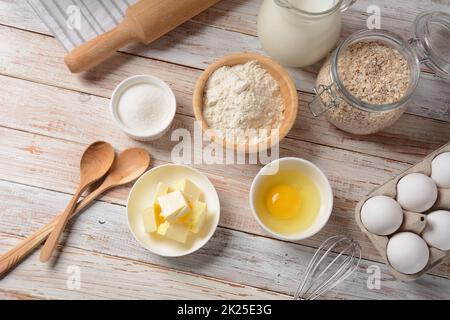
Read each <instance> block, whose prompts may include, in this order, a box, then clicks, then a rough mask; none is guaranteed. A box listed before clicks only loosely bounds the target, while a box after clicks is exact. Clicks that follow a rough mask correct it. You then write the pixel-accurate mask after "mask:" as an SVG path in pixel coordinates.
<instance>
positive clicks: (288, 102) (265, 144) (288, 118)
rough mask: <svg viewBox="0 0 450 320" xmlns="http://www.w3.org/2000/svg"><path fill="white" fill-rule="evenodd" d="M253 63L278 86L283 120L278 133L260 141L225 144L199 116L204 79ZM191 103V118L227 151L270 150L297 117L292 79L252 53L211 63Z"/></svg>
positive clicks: (202, 102) (196, 87) (271, 63)
mask: <svg viewBox="0 0 450 320" xmlns="http://www.w3.org/2000/svg"><path fill="white" fill-rule="evenodd" d="M253 60H256V61H257V62H258V63H259V64H260V65H261V67H263V68H264V69H265V70H266V71H267V72H268V73H269V74H270V75H271V76H272V77H273V79H274V80H275V81H276V82H277V83H278V85H279V87H280V93H281V98H282V99H283V103H284V119H283V121H282V124H281V126H280V129H279V131H278V134H277V135H270V136H268V137H267V139H265V140H264V141H260V142H258V143H254V144H251V143H248V142H247V143H243V144H239V143H234V141H233V142H229V141H226V139H225V138H223V137H222V136H220V135H218V134H216V133H214V132H212V131H211V130H209V129H210V128H209V126H208V123H207V122H206V120H205V118H204V116H203V106H204V94H205V88H206V85H207V82H208V79H209V78H210V76H211V75H212V74H213V73H214V72H215V71H216V70H217V69H219V68H221V67H224V66H234V65H238V64H245V63H247V62H249V61H253ZM193 104H194V114H195V118H196V119H197V121H198V122H199V124H200V126H201V128H202V130H203V132H204V133H205V134H206V135H207V136H208V137H209V138H210V139H211V140H213V141H215V142H216V143H219V144H221V145H222V146H224V147H226V148H231V149H234V150H238V151H240V152H245V153H253V152H258V151H264V150H265V149H267V148H270V147H272V146H273V145H275V144H277V143H278V142H279V141H281V140H282V139H283V138H284V137H286V135H287V134H288V132H289V131H290V130H291V128H292V126H293V125H294V122H295V120H296V118H297V112H298V94H297V89H296V87H295V84H294V81H293V80H292V78H291V77H290V75H289V74H288V72H287V71H286V70H285V69H284V68H283V67H282V66H281V65H279V64H278V63H276V62H275V61H273V60H272V59H270V58H268V57H265V56H262V55H258V54H254V53H236V54H231V55H228V56H225V57H223V58H221V59H220V60H218V61H216V62H214V63H213V64H211V65H210V66H209V67H208V68H207V69H206V70H205V71H204V72H203V73H202V75H201V76H200V78H199V79H198V80H197V84H196V86H195V91H194V97H193Z"/></svg>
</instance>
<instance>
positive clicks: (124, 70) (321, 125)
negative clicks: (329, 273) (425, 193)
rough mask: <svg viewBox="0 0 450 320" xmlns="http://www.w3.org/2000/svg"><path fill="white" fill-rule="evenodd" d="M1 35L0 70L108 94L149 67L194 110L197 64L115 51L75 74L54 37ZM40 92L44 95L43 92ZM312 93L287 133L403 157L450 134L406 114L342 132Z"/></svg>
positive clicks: (185, 108)
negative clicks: (358, 132)
mask: <svg viewBox="0 0 450 320" xmlns="http://www.w3.org/2000/svg"><path fill="white" fill-rule="evenodd" d="M0 41H4V43H7V44H8V45H7V46H2V48H0V73H3V74H6V75H9V76H13V77H19V78H24V79H28V80H31V81H35V82H40V83H45V84H49V85H52V86H61V87H64V88H68V89H71V90H76V91H82V92H86V93H89V94H95V95H100V96H103V97H109V96H110V95H111V92H112V90H113V89H114V87H115V86H116V85H117V84H118V83H119V82H120V81H121V80H123V79H124V78H125V77H127V76H131V75H133V74H139V73H151V74H154V75H156V76H158V77H160V78H162V79H163V80H166V81H167V82H168V83H170V84H171V87H172V88H173V89H174V91H175V94H176V96H177V100H178V112H179V113H181V114H187V115H191V116H192V114H193V110H192V107H191V104H192V102H191V99H192V98H191V95H192V92H193V88H194V86H195V79H196V78H197V77H198V76H199V74H200V71H198V70H194V69H191V68H186V67H182V66H177V65H172V64H167V63H164V62H160V61H154V60H148V59H142V58H138V57H132V58H131V60H130V59H128V57H126V56H125V55H118V56H116V57H115V58H114V61H115V62H114V64H115V65H116V66H117V69H115V70H114V71H113V72H110V73H109V71H110V69H109V66H108V65H103V66H101V67H99V68H98V69H97V70H96V71H93V73H89V74H88V75H85V76H82V77H75V76H73V75H72V74H70V73H69V71H68V70H67V69H66V68H65V66H64V65H63V63H62V60H61V59H60V56H59V54H58V51H59V52H60V53H61V50H62V49H61V48H59V45H58V44H56V43H55V40H54V39H49V38H48V37H45V36H40V35H36V34H32V33H28V32H23V31H18V30H11V29H8V28H1V27H0ZM21 41H25V42H27V43H36V46H38V47H37V48H36V47H35V46H32V47H31V46H30V47H29V48H24V46H23V45H22V44H21ZM33 47H34V48H35V49H34V50H33ZM61 54H62V53H61ZM22 90H27V89H22ZM16 91H17V90H16ZM35 94H36V93H35ZM50 95H51V94H50ZM23 96H27V95H23ZM39 96H40V97H42V98H44V99H45V97H46V96H47V95H40V94H39ZM84 99H90V97H88V96H78V98H77V99H76V100H73V99H72V100H71V101H73V102H71V103H72V104H74V108H76V106H77V105H80V101H79V100H84ZM311 99H312V96H311V95H308V94H301V95H300V115H299V117H298V120H297V122H296V124H295V126H294V128H293V130H292V132H291V133H290V135H289V136H290V137H293V138H296V139H300V140H305V141H309V142H313V143H318V144H323V145H328V146H332V147H337V148H342V149H349V150H354V151H358V152H362V153H368V154H372V155H377V156H381V157H385V158H390V159H394V160H401V161H405V162H408V163H415V162H417V161H418V160H420V159H421V158H422V157H423V156H425V155H426V154H428V153H429V152H431V151H432V150H433V149H436V148H437V147H439V146H440V145H442V144H444V143H446V142H447V141H449V140H450V130H449V124H447V123H441V122H439V121H435V120H428V119H424V118H421V117H416V116H411V115H408V114H406V115H405V116H404V117H403V118H402V119H401V120H400V121H399V122H398V123H397V124H396V125H395V126H394V127H392V128H390V129H388V130H385V131H383V132H382V133H380V134H377V135H371V136H369V137H359V136H354V135H351V134H346V133H344V132H342V131H340V130H337V129H336V128H334V127H333V126H332V125H330V124H329V123H328V122H327V121H326V120H325V119H323V118H319V119H317V118H314V117H313V116H312V115H311V114H310V112H309V110H307V106H306V103H307V102H308V101H311ZM33 100H36V99H33ZM45 100H48V98H47V99H45ZM19 101H20V99H17V100H16V102H15V103H19ZM64 101H69V100H67V99H66V100H64ZM36 103H38V102H36ZM52 103H55V102H52ZM103 105H106V104H105V103H103ZM433 106H435V105H433ZM424 109H425V107H424ZM82 115H83V114H81V115H80V116H82ZM67 119H72V117H71V118H67ZM66 125H70V124H66Z"/></svg>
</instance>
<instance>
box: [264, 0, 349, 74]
mask: <svg viewBox="0 0 450 320" xmlns="http://www.w3.org/2000/svg"><path fill="white" fill-rule="evenodd" d="M355 1H356V0H264V2H263V4H262V6H261V9H260V12H259V16H258V37H259V39H260V41H261V44H262V46H263V48H264V49H265V50H266V52H267V53H268V54H269V55H270V56H272V57H273V58H275V59H276V60H278V61H279V62H280V63H281V64H283V65H285V66H289V67H305V66H309V65H311V64H314V63H316V62H317V61H319V60H320V59H322V58H323V57H325V55H327V54H328V53H329V52H330V51H331V50H332V49H333V48H334V46H335V45H336V43H337V41H338V40H339V36H340V34H341V13H342V12H343V11H345V10H347V9H348V8H349V7H350V6H351V5H352V4H353V3H354V2H355Z"/></svg>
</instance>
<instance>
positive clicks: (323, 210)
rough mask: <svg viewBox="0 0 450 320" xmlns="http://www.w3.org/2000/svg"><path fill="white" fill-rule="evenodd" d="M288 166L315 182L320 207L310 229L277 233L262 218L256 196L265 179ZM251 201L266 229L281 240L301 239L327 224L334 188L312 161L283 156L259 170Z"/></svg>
mask: <svg viewBox="0 0 450 320" xmlns="http://www.w3.org/2000/svg"><path fill="white" fill-rule="evenodd" d="M287 168H289V170H290V171H298V172H299V173H301V174H304V175H306V176H307V177H308V178H309V179H310V180H311V181H312V182H314V184H315V186H316V187H317V189H318V191H319V193H320V209H319V212H318V215H317V218H316V219H315V221H314V223H313V224H312V225H311V226H310V227H309V228H308V229H306V230H304V231H302V232H298V233H296V234H292V235H291V234H290V235H284V234H280V233H277V232H275V231H274V230H272V229H270V228H269V227H268V226H267V225H265V224H264V223H263V221H262V220H261V219H260V217H259V214H258V212H257V210H256V205H255V202H256V196H257V194H259V188H260V187H261V185H262V183H263V179H265V177H267V176H268V175H270V174H273V173H276V172H277V170H283V169H287ZM249 202H250V209H251V211H252V213H253V216H254V217H255V219H256V221H257V222H258V224H259V225H260V226H261V227H262V228H263V229H264V231H266V232H267V233H268V234H270V235H272V236H274V237H275V238H278V239H281V240H285V241H300V240H303V239H306V238H309V237H312V236H313V235H315V234H316V233H318V232H319V231H320V230H322V228H323V227H324V226H325V225H326V224H327V222H328V220H329V218H330V216H331V212H332V210H333V190H332V188H331V185H330V182H329V181H328V178H327V177H326V175H325V174H324V173H323V171H322V170H321V169H320V168H319V167H317V166H316V165H315V164H313V163H312V162H309V161H307V160H304V159H300V158H281V159H277V160H275V161H272V162H271V163H269V164H268V165H266V166H265V167H263V168H262V169H261V170H260V171H259V172H258V174H257V175H256V177H255V179H254V180H253V183H252V186H251V188H250V197H249Z"/></svg>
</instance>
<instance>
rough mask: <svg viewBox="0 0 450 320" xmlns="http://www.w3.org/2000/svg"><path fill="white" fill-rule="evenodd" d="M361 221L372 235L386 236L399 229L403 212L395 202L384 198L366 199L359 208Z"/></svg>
mask: <svg viewBox="0 0 450 320" xmlns="http://www.w3.org/2000/svg"><path fill="white" fill-rule="evenodd" d="M361 221H362V223H363V225H364V226H365V227H366V229H367V230H369V231H370V232H372V233H375V234H378V235H380V236H387V235H389V234H392V233H394V232H395V231H396V230H397V229H398V228H400V226H401V224H402V222H403V211H402V208H401V207H400V205H399V204H398V202H397V201H395V200H394V199H392V198H390V197H386V196H375V197H372V198H370V199H368V200H367V201H366V202H365V203H364V205H363V206H362V208H361Z"/></svg>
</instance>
